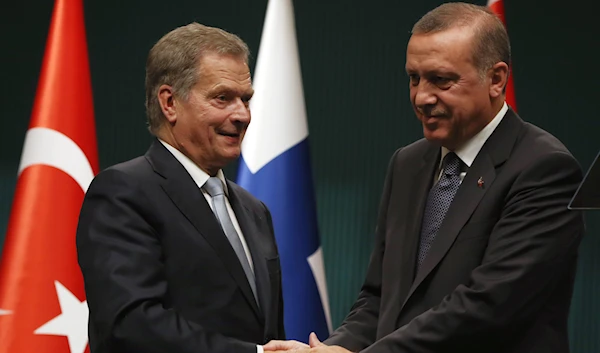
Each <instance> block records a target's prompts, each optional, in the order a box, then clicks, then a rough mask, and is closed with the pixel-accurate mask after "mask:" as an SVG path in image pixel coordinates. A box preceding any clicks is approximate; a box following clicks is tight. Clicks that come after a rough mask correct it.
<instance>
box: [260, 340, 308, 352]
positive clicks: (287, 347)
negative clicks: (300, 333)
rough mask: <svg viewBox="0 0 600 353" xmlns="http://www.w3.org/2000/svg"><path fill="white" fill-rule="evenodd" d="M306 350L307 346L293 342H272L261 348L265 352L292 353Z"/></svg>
mask: <svg viewBox="0 0 600 353" xmlns="http://www.w3.org/2000/svg"><path fill="white" fill-rule="evenodd" d="M308 348H310V347H309V346H308V345H307V344H305V343H302V342H298V341H294V340H289V341H277V340H273V341H270V342H269V343H267V344H265V345H264V346H263V349H264V350H265V352H272V351H292V352H293V351H295V350H301V349H308Z"/></svg>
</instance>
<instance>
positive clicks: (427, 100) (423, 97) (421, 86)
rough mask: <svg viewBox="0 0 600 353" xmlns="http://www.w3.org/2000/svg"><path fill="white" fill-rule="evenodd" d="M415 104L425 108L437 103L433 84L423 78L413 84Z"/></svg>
mask: <svg viewBox="0 0 600 353" xmlns="http://www.w3.org/2000/svg"><path fill="white" fill-rule="evenodd" d="M411 91H412V94H413V97H414V98H413V100H414V104H415V106H416V107H417V108H419V109H423V108H425V107H428V106H433V105H435V104H436V103H437V96H436V95H435V93H434V91H433V87H432V85H430V84H429V83H428V82H426V81H425V80H421V82H419V83H418V84H417V85H414V86H411Z"/></svg>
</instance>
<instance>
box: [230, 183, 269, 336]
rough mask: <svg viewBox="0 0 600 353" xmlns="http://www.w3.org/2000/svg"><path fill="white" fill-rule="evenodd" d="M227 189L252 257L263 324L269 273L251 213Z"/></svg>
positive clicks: (231, 187) (237, 196) (234, 192)
mask: <svg viewBox="0 0 600 353" xmlns="http://www.w3.org/2000/svg"><path fill="white" fill-rule="evenodd" d="M227 189H228V193H229V202H230V203H231V208H232V209H233V212H235V216H236V218H237V220H238V223H239V225H240V228H241V230H242V233H244V238H245V239H246V244H247V245H248V248H249V250H250V256H252V263H253V265H254V277H255V278H256V292H257V295H258V298H257V299H258V303H259V305H260V309H261V310H259V314H260V319H261V320H263V322H264V320H265V317H266V318H267V320H268V318H269V317H270V315H268V313H266V312H265V310H266V309H267V308H268V307H269V303H270V302H271V298H270V297H271V293H270V290H269V288H271V283H270V280H269V272H268V270H267V263H266V260H265V256H264V254H263V252H262V251H261V250H260V246H259V241H260V239H259V235H258V230H257V229H256V226H255V222H254V221H253V219H252V214H251V212H250V211H249V210H248V209H247V208H246V207H245V206H244V205H243V204H242V202H241V201H240V199H239V195H238V194H237V192H236V191H235V188H234V187H233V186H232V183H230V182H229V181H228V182H227ZM265 327H268V323H267V324H266V325H265Z"/></svg>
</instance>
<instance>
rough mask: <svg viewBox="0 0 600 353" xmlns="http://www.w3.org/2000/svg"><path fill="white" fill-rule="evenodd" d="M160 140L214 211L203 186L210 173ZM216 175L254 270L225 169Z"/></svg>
mask: <svg viewBox="0 0 600 353" xmlns="http://www.w3.org/2000/svg"><path fill="white" fill-rule="evenodd" d="M159 141H160V143H162V144H163V146H165V147H166V148H167V150H169V152H171V154H172V155H173V157H175V159H177V160H178V161H179V163H181V165H182V166H183V167H184V168H185V170H186V171H187V172H188V174H189V175H190V176H191V177H192V179H194V182H195V183H196V185H198V187H199V188H200V190H201V191H202V195H204V198H205V199H206V202H208V205H209V206H210V208H211V210H212V211H213V213H214V212H215V210H214V206H213V203H212V197H211V196H210V195H209V194H208V193H207V192H206V191H204V188H202V187H203V186H204V184H205V183H206V181H208V178H210V175H208V174H206V172H205V171H203V170H202V169H200V167H198V166H197V165H196V163H194V162H193V161H192V160H191V159H189V158H188V157H187V156H186V155H185V154H183V153H182V152H181V151H179V150H178V149H176V148H175V147H173V146H171V145H169V144H168V143H166V142H165V141H163V140H161V139H159ZM216 176H217V178H219V180H221V183H223V190H224V191H225V196H226V197H225V205H226V206H227V212H228V213H229V218H231V223H233V227H234V228H235V231H236V232H237V233H238V235H239V236H240V240H241V241H242V245H243V246H244V252H245V253H246V257H247V258H248V262H249V263H250V267H251V268H252V271H254V265H253V263H252V256H250V250H249V249H248V244H246V239H245V238H244V234H243V233H242V229H241V228H240V225H239V223H238V220H237V218H236V217H235V213H234V212H233V209H232V208H231V204H230V203H229V192H228V191H227V183H226V182H225V176H224V175H223V171H222V170H220V169H219V171H218V172H217V175H216Z"/></svg>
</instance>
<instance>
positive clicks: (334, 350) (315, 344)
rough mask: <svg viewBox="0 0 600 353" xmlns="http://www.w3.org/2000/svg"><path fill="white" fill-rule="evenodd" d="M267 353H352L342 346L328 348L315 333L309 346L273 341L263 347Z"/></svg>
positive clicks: (311, 335) (310, 339)
mask: <svg viewBox="0 0 600 353" xmlns="http://www.w3.org/2000/svg"><path fill="white" fill-rule="evenodd" d="M263 348H264V350H265V353H266V352H270V353H283V352H293V353H351V352H350V351H349V350H347V349H345V348H343V347H340V346H328V345H326V344H323V343H322V342H321V341H319V339H318V338H317V335H316V334H315V333H314V332H313V333H311V334H310V336H309V337H308V344H305V343H302V342H298V341H293V340H290V341H271V342H269V343H267V344H265V345H264V346H263Z"/></svg>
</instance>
